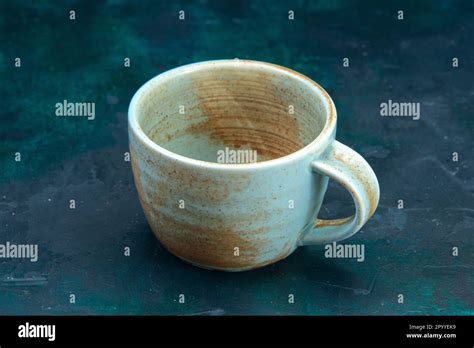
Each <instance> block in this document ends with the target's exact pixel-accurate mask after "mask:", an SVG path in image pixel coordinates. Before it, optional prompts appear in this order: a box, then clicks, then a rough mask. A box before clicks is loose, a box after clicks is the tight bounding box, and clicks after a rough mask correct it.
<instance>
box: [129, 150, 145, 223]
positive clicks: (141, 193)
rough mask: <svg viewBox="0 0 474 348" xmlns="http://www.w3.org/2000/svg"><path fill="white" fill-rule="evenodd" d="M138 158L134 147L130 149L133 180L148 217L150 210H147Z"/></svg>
mask: <svg viewBox="0 0 474 348" xmlns="http://www.w3.org/2000/svg"><path fill="white" fill-rule="evenodd" d="M137 158H138V157H137V153H136V152H135V150H133V149H132V147H130V160H131V163H132V173H133V180H134V181H135V187H136V188H137V192H138V198H139V200H140V204H141V206H142V208H143V211H144V213H145V215H147V214H148V208H147V203H146V200H145V193H144V191H143V185H142V178H141V176H140V175H141V174H140V173H141V171H140V167H139V166H138V163H137Z"/></svg>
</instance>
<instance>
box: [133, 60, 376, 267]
mask: <svg viewBox="0 0 474 348" xmlns="http://www.w3.org/2000/svg"><path fill="white" fill-rule="evenodd" d="M290 105H291V106H292V111H294V112H289V106H290ZM335 134H336V109H335V107H334V103H333V102H332V100H331V98H330V97H329V95H328V94H327V93H326V91H325V90H324V89H322V88H321V87H320V86H319V85H318V84H316V83H315V82H314V81H312V80H310V79H309V78H307V77H305V76H303V75H301V74H299V73H297V72H295V71H292V70H289V69H286V68H284V67H281V66H277V65H273V64H269V63H262V62H255V61H242V60H219V61H208V62H202V63H196V64H190V65H186V66H183V67H180V68H177V69H173V70H170V71H168V72H165V73H163V74H161V75H159V76H157V77H155V78H153V79H152V80H150V81H148V82H147V83H146V84H145V85H144V86H143V87H141V88H140V89H139V90H138V92H137V93H136V94H135V96H134V97H133V99H132V101H131V104H130V108H129V138H130V153H131V160H132V169H133V174H134V179H135V185H136V187H137V191H138V194H139V198H140V202H141V205H142V207H143V210H144V212H145V216H146V218H147V221H148V223H149V224H150V226H151V228H152V230H153V232H154V233H155V235H156V236H157V237H158V239H159V240H160V242H161V243H162V244H163V245H164V246H165V247H166V248H167V249H168V250H169V251H170V252H171V253H173V254H174V255H176V256H178V257H180V258H181V259H183V260H185V261H187V262H190V263H192V264H194V265H196V266H199V267H203V268H208V269H218V270H225V271H243V270H249V269H254V268H258V267H262V266H265V265H268V264H271V263H274V262H277V261H278V260H281V259H283V258H285V257H287V256H288V255H289V254H291V253H292V252H293V251H294V250H295V249H296V248H297V247H298V246H302V245H311V244H324V243H330V242H333V241H340V240H342V239H345V238H348V237H350V236H351V235H353V234H354V233H356V232H357V231H358V230H359V229H360V228H361V227H362V226H363V225H364V224H365V223H366V221H367V220H368V219H369V218H370V217H371V216H372V214H373V213H374V211H375V209H376V207H377V204H378V200H379V185H378V182H377V178H376V176H375V174H374V172H373V171H372V169H371V168H370V166H369V165H368V164H367V162H366V161H365V160H364V159H363V158H362V157H361V156H360V155H359V154H357V153H356V152H355V151H354V150H352V149H350V148H349V147H347V146H345V145H343V144H341V143H339V142H338V141H336V140H335ZM223 146H227V147H232V148H235V149H254V150H256V151H257V153H258V156H259V160H258V162H257V163H248V164H222V163H216V162H215V160H214V159H213V158H212V155H213V154H215V151H216V150H218V149H220V148H222V147H223ZM329 178H332V179H334V180H336V181H337V182H339V183H340V184H341V185H343V186H344V187H345V188H346V189H347V190H348V191H349V192H350V194H351V195H352V197H353V199H354V202H355V207H356V212H355V214H354V215H353V216H351V217H349V218H344V219H339V220H330V221H326V220H320V219H317V215H318V212H319V209H320V207H321V204H322V201H323V197H324V194H325V191H326V188H327V184H328V179H329ZM290 201H291V202H292V203H291V204H290V203H289V202H290ZM236 248H238V249H236Z"/></svg>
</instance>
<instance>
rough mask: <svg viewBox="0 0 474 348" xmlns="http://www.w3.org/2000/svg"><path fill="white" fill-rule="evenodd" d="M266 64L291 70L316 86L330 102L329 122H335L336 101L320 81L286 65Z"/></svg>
mask: <svg viewBox="0 0 474 348" xmlns="http://www.w3.org/2000/svg"><path fill="white" fill-rule="evenodd" d="M265 64H267V65H271V66H274V67H277V68H279V69H281V70H285V71H287V72H289V73H290V74H293V75H296V76H298V77H300V78H301V79H303V80H306V81H308V82H309V83H310V84H312V85H313V86H315V87H316V88H317V89H318V90H319V91H320V92H321V93H322V95H323V97H324V99H325V100H326V102H327V103H328V106H329V114H328V121H329V122H334V121H335V120H336V113H335V108H334V103H333V101H332V99H331V97H330V96H329V94H328V93H327V92H326V90H325V89H324V88H323V87H321V86H320V85H319V84H318V83H316V82H315V81H313V80H311V79H310V78H309V77H307V76H305V75H303V74H301V73H299V72H297V71H295V70H292V69H290V68H287V67H284V66H281V65H277V64H272V63H265Z"/></svg>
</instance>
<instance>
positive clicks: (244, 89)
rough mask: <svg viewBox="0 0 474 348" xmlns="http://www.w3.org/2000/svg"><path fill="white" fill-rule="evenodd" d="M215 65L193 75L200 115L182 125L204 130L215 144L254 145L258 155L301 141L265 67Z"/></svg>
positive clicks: (266, 156)
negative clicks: (240, 68)
mask: <svg viewBox="0 0 474 348" xmlns="http://www.w3.org/2000/svg"><path fill="white" fill-rule="evenodd" d="M226 74H227V73H226V72H222V71H220V70H216V71H215V72H212V73H207V74H206V75H205V76H204V77H203V76H196V77H194V78H193V84H194V86H195V91H196V93H197V105H198V108H199V109H200V110H201V112H202V114H203V116H204V117H203V120H202V121H201V122H199V123H197V124H192V125H189V126H188V127H187V132H189V133H190V134H208V135H209V136H210V137H211V139H213V140H214V141H216V142H217V143H218V144H223V145H224V146H229V147H234V148H242V147H245V148H249V149H252V150H256V151H257V154H258V160H259V161H265V160H270V159H275V158H278V157H283V156H286V155H289V154H291V153H293V152H295V151H298V150H299V149H300V148H302V147H304V145H305V144H303V142H302V141H301V140H300V129H299V124H298V121H297V114H296V112H295V114H293V115H292V114H289V112H288V105H287V104H286V103H285V102H284V101H283V100H282V98H281V97H279V94H278V93H279V91H278V90H277V87H276V86H274V85H273V84H272V80H271V76H269V75H268V74H267V73H262V72H255V73H254V74H249V73H245V74H243V73H239V72H235V71H232V72H231V73H230V74H231V75H232V76H231V77H229V78H228V79H222V78H220V76H223V75H224V76H225V75H226Z"/></svg>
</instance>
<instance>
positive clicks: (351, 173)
mask: <svg viewBox="0 0 474 348" xmlns="http://www.w3.org/2000/svg"><path fill="white" fill-rule="evenodd" d="M331 146H332V147H331V148H330V149H328V151H327V152H326V153H325V154H323V155H322V157H321V158H318V159H316V160H314V161H313V162H311V169H312V170H313V171H315V172H317V173H319V174H321V175H326V176H328V177H329V178H331V179H334V180H336V182H338V183H339V184H341V185H342V186H344V187H345V188H346V190H348V191H349V192H350V194H351V196H352V198H353V200H354V203H355V210H356V211H355V214H354V215H352V216H350V217H347V218H343V219H336V220H322V219H317V220H316V224H315V226H314V228H312V229H310V230H309V231H307V232H306V233H304V234H303V235H302V237H301V238H300V241H299V245H314V244H327V243H332V242H337V241H340V240H343V239H346V238H348V237H350V236H352V235H354V234H355V233H356V232H357V231H359V230H360V229H361V227H362V226H363V225H364V224H365V223H366V222H367V220H369V219H370V217H371V216H372V215H373V214H374V212H375V209H376V208H377V204H378V202H379V195H380V188H379V183H378V181H377V177H376V176H375V173H374V171H373V170H372V168H371V167H370V166H369V164H368V163H367V162H366V161H365V159H364V158H362V156H361V155H359V154H358V153H357V152H355V151H354V150H352V149H351V148H350V147H348V146H346V145H344V144H342V143H340V142H338V141H337V140H335V141H333V143H332V145H331Z"/></svg>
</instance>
